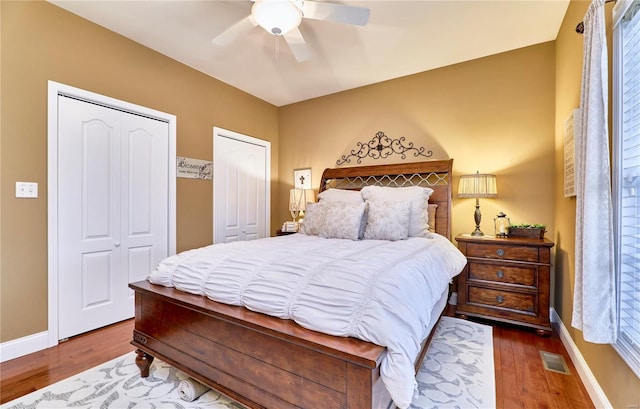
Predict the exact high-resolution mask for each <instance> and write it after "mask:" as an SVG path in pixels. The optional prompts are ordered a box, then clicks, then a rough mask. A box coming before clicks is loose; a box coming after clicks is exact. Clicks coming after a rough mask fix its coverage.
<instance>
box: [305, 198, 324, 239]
mask: <svg viewBox="0 0 640 409" xmlns="http://www.w3.org/2000/svg"><path fill="white" fill-rule="evenodd" d="M326 213H327V210H326V209H325V206H323V205H321V204H320V203H307V209H306V210H305V211H304V219H303V220H302V224H301V225H300V229H299V233H303V234H306V235H307V236H317V235H319V234H320V229H321V228H322V225H323V224H324V219H325V215H326Z"/></svg>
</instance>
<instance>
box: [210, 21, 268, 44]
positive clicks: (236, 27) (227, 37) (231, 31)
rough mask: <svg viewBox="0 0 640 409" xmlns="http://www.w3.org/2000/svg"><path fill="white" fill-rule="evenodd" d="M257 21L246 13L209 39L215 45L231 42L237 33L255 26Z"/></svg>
mask: <svg viewBox="0 0 640 409" xmlns="http://www.w3.org/2000/svg"><path fill="white" fill-rule="evenodd" d="M257 25H258V23H256V21H255V20H254V19H253V16H251V15H248V16H247V17H245V18H243V19H242V20H240V21H238V22H237V23H235V24H233V25H232V26H231V27H229V28H227V29H226V30H224V31H223V32H222V33H221V34H220V35H218V36H217V37H215V38H214V39H213V40H211V41H212V42H213V43H214V44H215V45H219V46H225V45H228V44H230V43H231V42H233V41H234V40H235V39H236V38H237V37H238V35H240V34H241V33H242V32H244V31H248V30H250V29H252V28H253V27H255V26H257Z"/></svg>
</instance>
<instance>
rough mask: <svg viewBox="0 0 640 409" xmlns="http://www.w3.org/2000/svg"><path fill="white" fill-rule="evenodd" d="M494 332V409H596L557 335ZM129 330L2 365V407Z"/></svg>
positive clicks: (66, 373)
mask: <svg viewBox="0 0 640 409" xmlns="http://www.w3.org/2000/svg"><path fill="white" fill-rule="evenodd" d="M485 324H488V323H486V322H485ZM489 325H491V324H489ZM493 328H494V330H493V343H494V362H495V368H496V378H495V380H496V408H497V409H515V408H526V409H531V408H545V409H556V408H557V409H565V408H574V409H583V408H585V409H586V408H594V405H593V403H592V402H591V400H590V399H589V395H588V394H587V391H586V389H585V388H584V386H583V384H582V382H581V381H580V378H579V377H578V375H577V371H576V369H575V367H574V366H573V364H572V363H571V360H570V358H569V355H568V354H567V352H566V351H565V349H564V346H563V345H562V342H561V341H560V338H559V337H558V335H557V334H556V333H555V331H554V333H553V334H552V335H551V336H550V337H540V336H538V335H536V334H535V333H534V332H533V331H531V330H524V329H520V328H516V327H509V326H503V325H500V326H498V325H494V326H493ZM132 331H133V320H128V321H124V322H121V323H118V324H114V325H111V326H109V327H106V328H103V329H100V330H96V331H93V332H90V333H87V334H83V335H79V336H77V337H74V338H71V339H70V340H69V341H66V342H63V343H61V344H60V345H58V346H57V347H54V348H49V349H46V350H43V351H39V352H36V353H33V354H30V355H27V356H24V357H20V358H16V359H13V360H11V361H7V362H4V363H2V364H0V403H5V402H7V401H10V400H13V399H15V398H18V397H20V396H22V395H25V394H27V393H30V392H33V391H35V390H37V389H40V388H43V387H45V386H47V385H49V384H52V383H55V382H58V381H60V380H62V379H65V378H68V377H70V376H72V375H75V374H77V373H79V372H82V371H84V370H86V369H89V368H92V367H94V366H96V365H99V364H101V363H103V362H106V361H109V360H111V359H113V358H116V357H118V356H120V355H123V354H126V353H127V352H132V351H133V350H134V348H133V346H131V345H130V344H129V341H131V334H132ZM540 350H543V351H546V352H552V353H557V354H561V355H562V356H563V357H564V359H565V361H566V362H567V365H568V366H569V370H570V372H571V374H570V375H564V374H560V373H557V372H552V371H548V370H545V369H544V366H543V364H542V360H541V358H540V352H539V351H540Z"/></svg>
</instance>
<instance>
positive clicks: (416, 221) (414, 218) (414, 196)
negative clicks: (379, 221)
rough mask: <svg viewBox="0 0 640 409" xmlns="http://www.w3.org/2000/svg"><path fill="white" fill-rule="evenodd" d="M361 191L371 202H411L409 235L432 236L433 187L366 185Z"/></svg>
mask: <svg viewBox="0 0 640 409" xmlns="http://www.w3.org/2000/svg"><path fill="white" fill-rule="evenodd" d="M360 193H362V197H363V198H364V199H365V200H368V201H371V202H374V201H375V202H411V216H410V218H409V237H431V233H430V232H429V222H428V213H427V209H428V205H429V197H430V196H431V194H432V193H433V189H431V188H428V187H420V186H407V187H384V186H366V187H363V188H362V190H361V191H360Z"/></svg>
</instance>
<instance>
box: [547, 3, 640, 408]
mask: <svg viewBox="0 0 640 409" xmlns="http://www.w3.org/2000/svg"><path fill="white" fill-rule="evenodd" d="M588 6H589V2H585V1H576V0H574V1H572V2H571V3H570V5H569V9H568V10H567V14H566V15H565V18H564V22H563V24H562V27H561V29H560V33H559V35H558V38H557V40H556V125H555V128H556V137H555V155H556V160H555V180H556V187H555V193H556V195H555V198H556V200H555V204H554V212H555V226H556V230H555V231H554V232H553V238H554V240H555V242H556V260H555V265H556V268H555V269H556V274H555V285H556V289H557V291H556V294H555V306H556V310H557V311H558V314H559V315H560V317H561V319H562V322H563V323H564V325H565V326H566V327H567V329H568V330H569V333H570V335H571V338H572V339H573V341H574V342H575V344H576V345H577V347H578V349H579V350H580V353H581V354H582V356H583V357H584V359H585V361H586V362H587V365H589V368H590V369H591V371H592V372H593V374H594V376H595V377H596V380H597V381H598V383H599V384H600V386H601V387H602V389H603V391H604V393H605V394H606V396H607V398H608V400H609V402H610V403H611V404H612V406H613V407H614V408H627V407H631V406H629V405H631V404H636V405H637V404H638V403H639V402H640V379H638V377H637V376H636V375H635V374H634V373H633V372H632V371H631V369H629V367H628V366H627V364H626V363H625V362H624V361H623V360H622V359H621V358H620V356H619V355H618V353H617V352H616V351H615V350H614V349H613V348H612V347H611V346H609V345H597V344H592V343H589V342H586V341H584V339H583V337H582V332H581V331H578V330H576V329H574V328H573V327H571V314H572V312H573V284H574V279H575V275H574V266H575V257H574V254H575V218H576V201H575V198H565V197H564V194H563V180H564V179H563V177H564V176H563V175H564V174H563V155H564V146H563V141H564V140H563V137H564V131H563V129H564V128H563V123H564V120H565V119H566V118H567V117H568V116H569V115H570V113H571V112H572V110H573V109H574V108H577V107H578V106H579V105H580V83H581V75H582V74H581V71H582V46H583V38H582V36H581V35H578V34H576V32H575V27H576V24H577V23H578V22H580V21H581V20H582V18H583V17H584V14H585V12H586V11H587V7H588ZM611 7H612V6H611V5H607V12H606V16H607V27H608V30H607V38H608V40H609V57H610V58H609V61H610V64H609V65H610V67H611V53H612V48H611V39H612V33H611V23H610V18H609V17H610V16H611ZM610 72H611V71H610ZM609 78H610V80H611V75H610V76H609ZM609 100H611V97H610V98H609ZM610 125H611V124H610Z"/></svg>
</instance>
